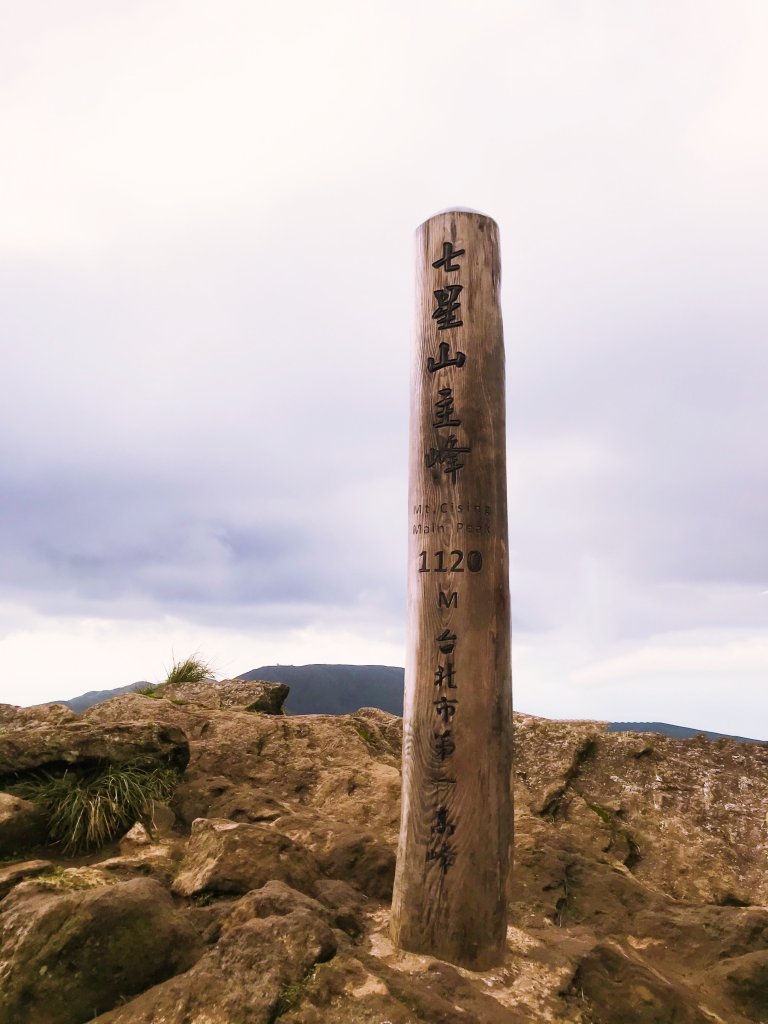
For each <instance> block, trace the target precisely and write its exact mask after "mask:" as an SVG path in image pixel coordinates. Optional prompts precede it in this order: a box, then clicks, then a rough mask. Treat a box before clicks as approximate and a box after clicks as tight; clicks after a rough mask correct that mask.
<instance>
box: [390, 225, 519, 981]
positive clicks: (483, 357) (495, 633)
mask: <svg viewBox="0 0 768 1024" xmlns="http://www.w3.org/2000/svg"><path fill="white" fill-rule="evenodd" d="M416 259H417V264H416V274H417V294H416V303H417V307H416V339H415V341H416V344H415V346H414V363H413V372H412V392H411V428H410V430H411V433H410V477H409V499H408V504H409V534H410V537H409V556H408V559H409V560H408V654H407V658H406V671H405V712H404V738H403V739H404V742H403V803H402V819H401V827H400V846H399V849H398V856H397V873H396V876H395V891H394V897H393V902H392V935H393V939H394V941H395V943H396V945H398V946H401V947H402V948H404V949H408V950H411V951H413V952H418V953H429V954H431V955H432V956H436V957H439V958H440V959H443V960H448V961H450V962H452V963H455V964H460V965H461V966H464V967H468V968H471V969H474V970H484V969H487V968H489V967H493V966H496V965H498V964H499V963H501V962H502V960H503V957H504V949H505V941H506V928H507V879H508V874H509V869H510V861H511V846H512V796H511V785H510V782H511V769H512V692H511V666H510V609H509V576H508V564H509V556H508V541H507V488H506V455H505V417H504V343H503V338H502V326H501V312H500V308H499V280H500V261H499V232H498V227H497V226H496V223H495V221H493V220H491V219H490V217H485V216H483V215H482V214H480V213H475V212H473V211H469V210H446V211H445V212H443V213H438V214H436V215H435V216H434V217H431V218H430V219H429V220H428V221H426V222H425V223H424V224H422V225H421V227H420V228H419V229H418V232H417V236H416Z"/></svg>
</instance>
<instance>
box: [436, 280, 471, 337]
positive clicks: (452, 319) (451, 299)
mask: <svg viewBox="0 0 768 1024" xmlns="http://www.w3.org/2000/svg"><path fill="white" fill-rule="evenodd" d="M463 289H464V285H463V284H449V285H446V286H445V288H438V289H437V291H435V292H433V293H432V294H433V295H434V296H435V298H436V299H437V308H436V309H435V311H434V313H433V314H432V319H433V320H437V327H438V330H440V331H447V330H448V329H449V328H451V327H461V326H462V324H463V323H464V321H463V320H459V318H458V317H457V316H456V310H457V309H458V308H459V306H460V305H461V303H460V302H458V301H457V300H458V298H459V293H460V292H461V291H463Z"/></svg>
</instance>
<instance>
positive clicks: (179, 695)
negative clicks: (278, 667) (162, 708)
mask: <svg viewBox="0 0 768 1024" xmlns="http://www.w3.org/2000/svg"><path fill="white" fill-rule="evenodd" d="M289 690H290V687H288V686H286V685H285V683H268V682H265V681H264V680H262V679H222V680H220V681H219V682H212V681H211V680H203V681H202V682H199V683H168V684H166V685H165V686H162V687H160V688H159V689H158V691H157V692H158V695H159V696H162V698H163V699H164V700H175V701H181V702H182V703H190V704H197V705H198V706H199V707H203V708H210V709H217V710H228V709H232V710H235V711H251V712H256V713H258V714H262V715H282V714H283V704H284V703H285V699H286V697H287V696H288V693H289Z"/></svg>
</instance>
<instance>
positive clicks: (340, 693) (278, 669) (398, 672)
mask: <svg viewBox="0 0 768 1024" xmlns="http://www.w3.org/2000/svg"><path fill="white" fill-rule="evenodd" d="M404 676H405V670H404V669H402V668H396V667H394V666H391V665H262V666H261V667H260V668H254V669H251V670H250V671H249V672H243V673H242V674H241V675H239V676H236V678H237V679H264V680H266V681H267V682H272V683H287V684H288V685H289V686H290V688H291V692H290V694H289V696H288V700H287V701H286V705H285V707H286V711H287V712H288V713H289V714H292V715H347V714H351V713H352V712H353V711H357V710H358V709H359V708H381V710H382V711H389V712H390V713H391V714H393V715H402V713H403V685H404ZM147 685H148V684H147V682H146V680H140V681H139V682H136V683H131V684H130V685H128V686H118V687H117V688H116V689H114V690H89V692H88V693H83V694H81V695H80V696H79V697H73V698H72V699H71V700H62V701H49V703H51V704H53V703H55V704H66V706H67V707H68V708H71V709H72V710H73V711H77V712H81V711H85V710H86V709H87V708H90V707H93V705H94V704H100V703H101V702H102V701H105V700H109V699H110V697H117V696H119V695H120V694H122V693H130V692H131V690H136V689H138V688H139V687H141V686H147ZM608 732H658V733H663V734H664V735H665V736H673V737H675V738H677V739H691V738H693V737H694V736H701V735H704V736H706V737H707V738H708V739H711V740H716V739H735V740H741V741H743V742H752V743H761V742H765V741H763V740H749V739H748V737H746V736H730V735H729V734H728V733H719V732H712V731H710V730H707V729H691V728H689V727H687V726H684V725H670V724H669V723H668V722H611V723H610V724H609V725H608Z"/></svg>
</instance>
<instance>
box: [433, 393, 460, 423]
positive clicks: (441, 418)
mask: <svg viewBox="0 0 768 1024" xmlns="http://www.w3.org/2000/svg"><path fill="white" fill-rule="evenodd" d="M438 395H440V398H439V399H438V400H437V401H436V402H435V419H434V421H433V423H432V426H433V427H458V426H461V420H460V419H459V418H458V416H456V415H455V413H454V410H453V388H440V390H439V391H438Z"/></svg>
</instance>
